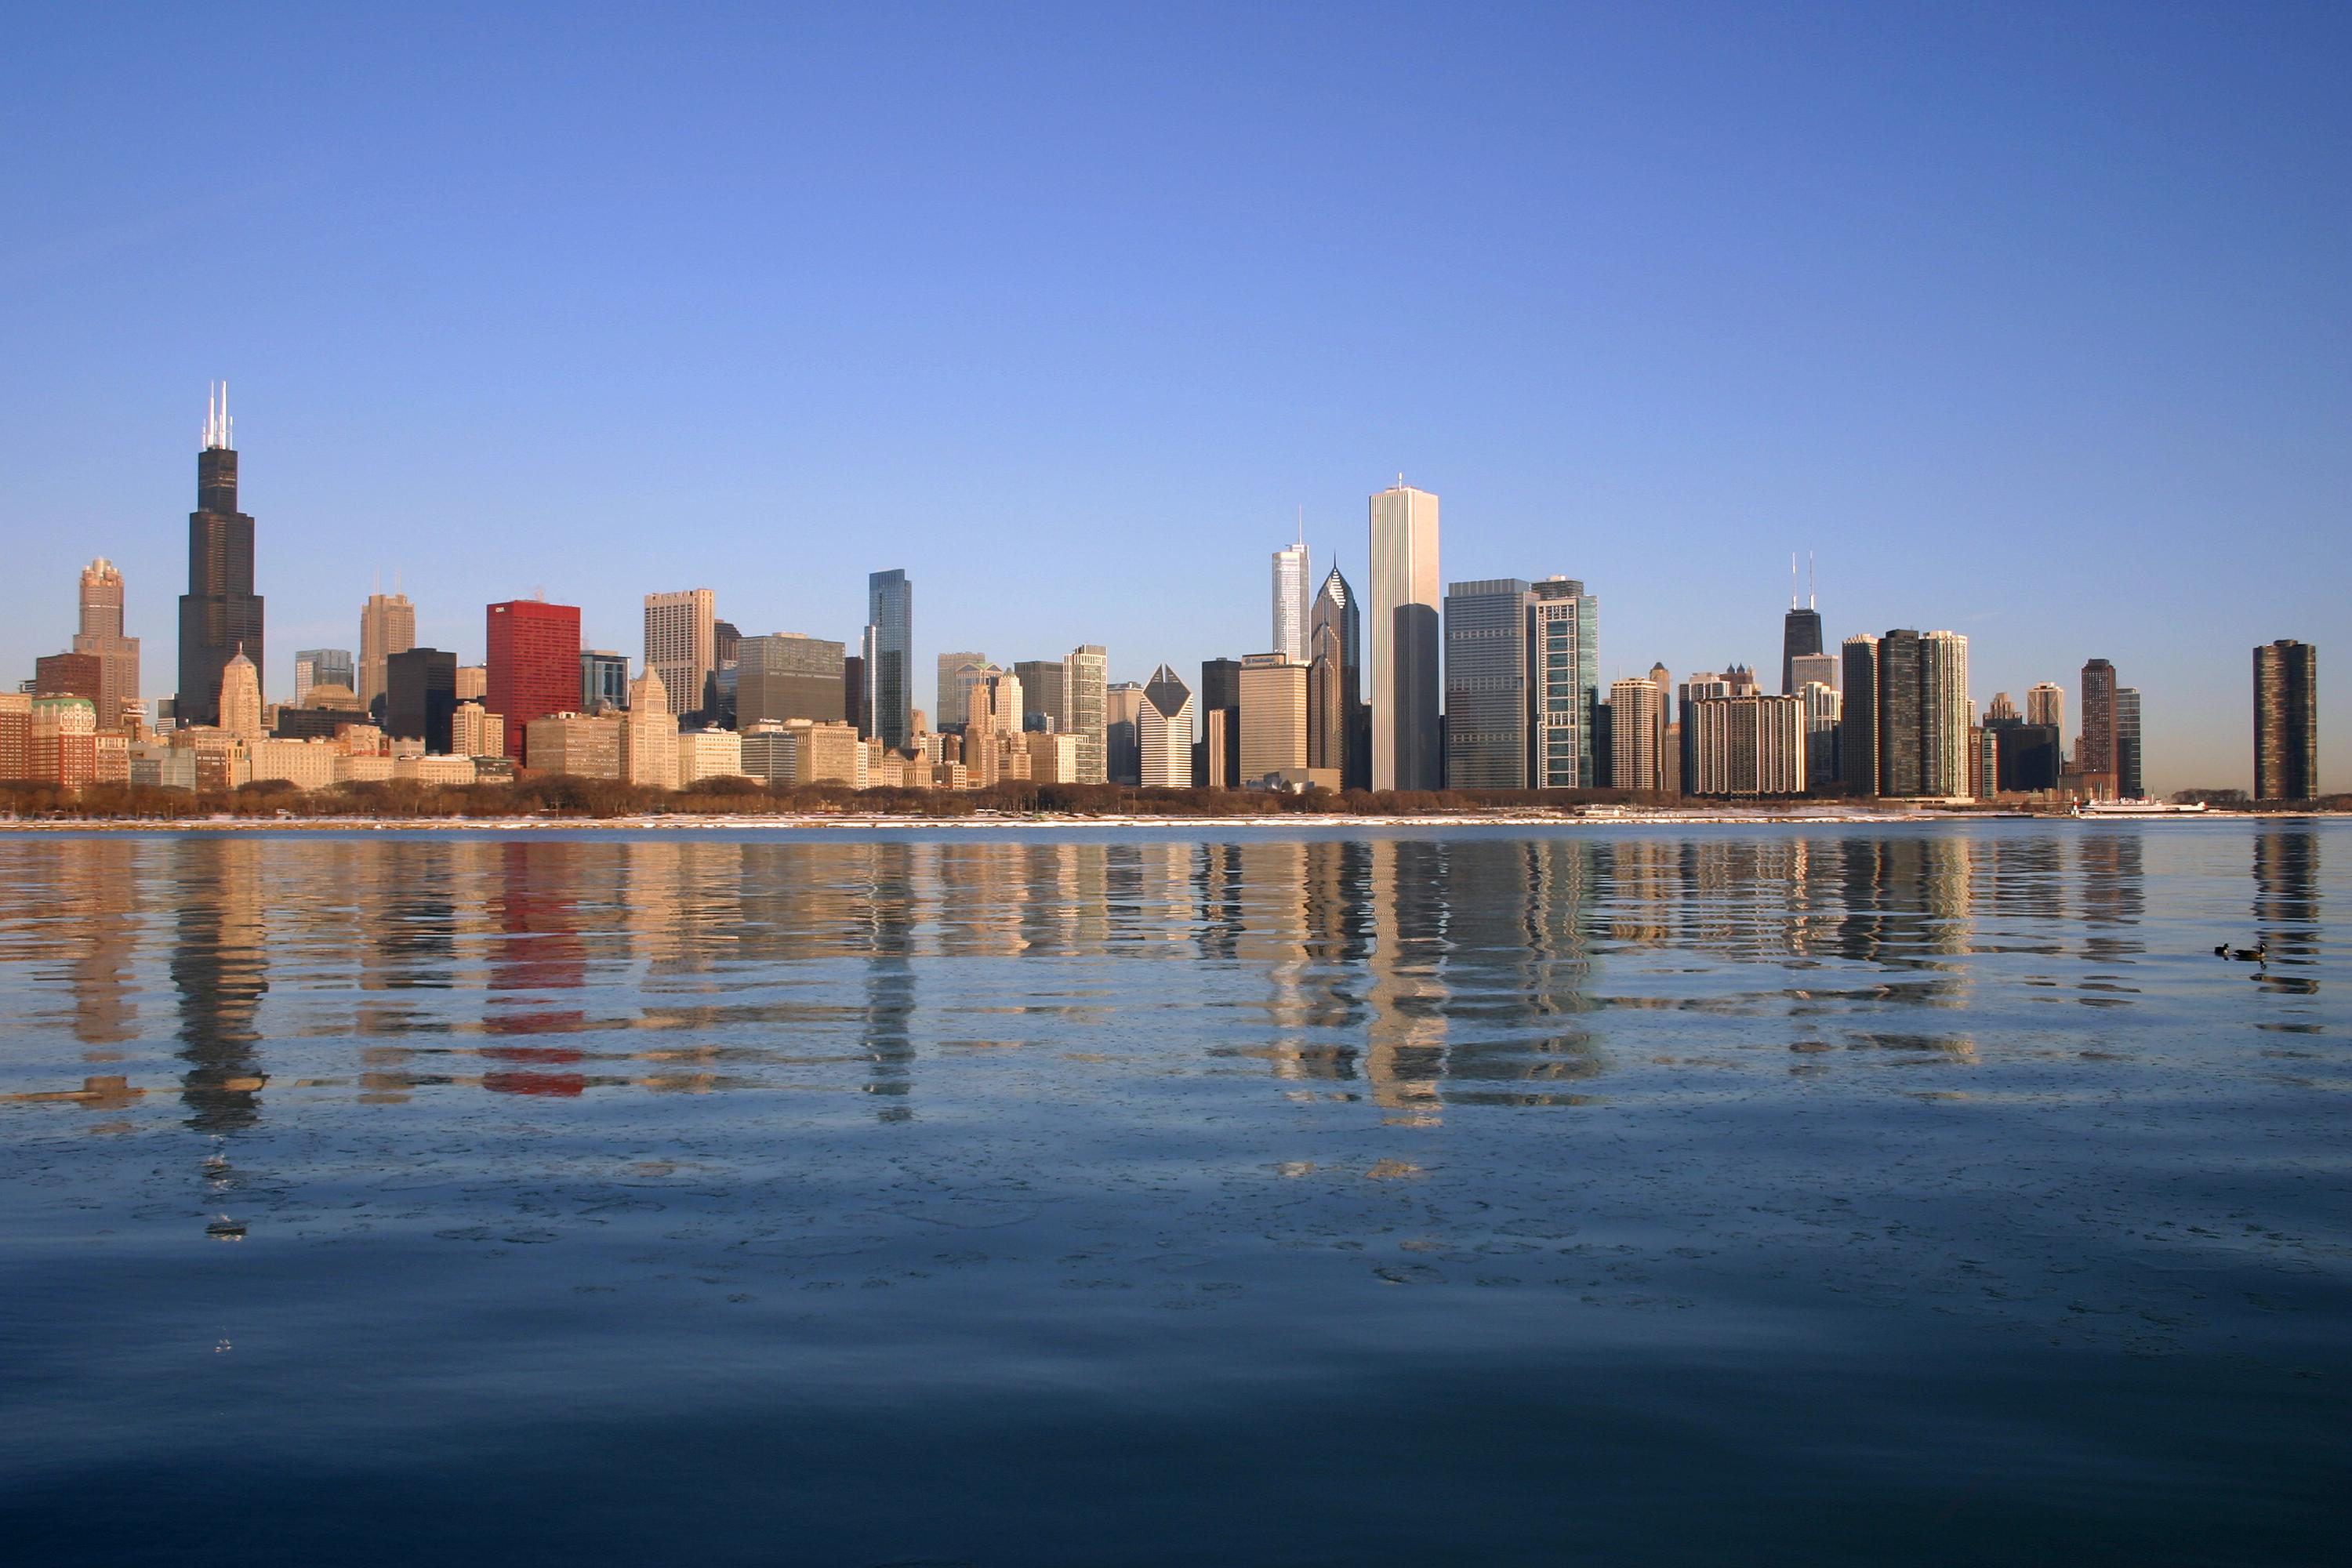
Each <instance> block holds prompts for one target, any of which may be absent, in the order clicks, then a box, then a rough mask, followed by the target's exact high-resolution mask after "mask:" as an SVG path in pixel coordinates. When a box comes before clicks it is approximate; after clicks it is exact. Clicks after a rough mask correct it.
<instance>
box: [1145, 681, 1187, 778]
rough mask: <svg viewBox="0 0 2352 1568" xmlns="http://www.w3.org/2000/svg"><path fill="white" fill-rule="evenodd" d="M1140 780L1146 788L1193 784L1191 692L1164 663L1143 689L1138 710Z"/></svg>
mask: <svg viewBox="0 0 2352 1568" xmlns="http://www.w3.org/2000/svg"><path fill="white" fill-rule="evenodd" d="M1135 743H1136V750H1137V752H1139V757H1140V763H1139V768H1138V773H1139V782H1140V783H1141V784H1142V785H1143V787H1144V788H1146V789H1187V788H1190V787H1191V786H1192V689H1191V688H1190V687H1188V686H1186V685H1185V684H1184V682H1183V679H1182V678H1181V677H1180V676H1178V675H1177V673H1176V672H1175V671H1174V670H1172V669H1171V668H1168V667H1167V666H1166V665H1164V664H1163V665H1161V666H1160V668H1158V669H1155V670H1153V671H1152V672H1151V679H1150V681H1149V682H1147V683H1146V684H1145V686H1144V688H1143V704H1142V706H1141V708H1139V710H1137V713H1136V725H1135Z"/></svg>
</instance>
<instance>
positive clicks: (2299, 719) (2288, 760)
mask: <svg viewBox="0 0 2352 1568" xmlns="http://www.w3.org/2000/svg"><path fill="white" fill-rule="evenodd" d="M2318 794H2319V650H2318V649H2317V648H2315V647H2312V646H2311V645H2310V644H2309V643H2300V642H2296V641H2295V640H2294V638H2293V637H2281V638H2280V639H2279V640H2278V641H2276V642H2274V643H2265V644H2263V646H2262V647H2258V648H2256V649H2254V798H2255V799H2256V800H2310V799H2312V798H2314V797H2315V796H2316V795H2318Z"/></svg>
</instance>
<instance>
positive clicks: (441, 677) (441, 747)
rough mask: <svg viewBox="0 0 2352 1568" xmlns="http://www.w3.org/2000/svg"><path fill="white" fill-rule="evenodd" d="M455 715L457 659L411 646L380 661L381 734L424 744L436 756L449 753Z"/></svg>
mask: <svg viewBox="0 0 2352 1568" xmlns="http://www.w3.org/2000/svg"><path fill="white" fill-rule="evenodd" d="M456 720H457V655H456V654H454V653H445V652H443V651H442V650H441V649H439V648H437V647H412V648H408V649H406V650H404V651H403V652H400V653H395V654H389V655H387V656H385V658H384V661H383V732H384V733H385V734H387V735H392V736H395V737H398V738H401V739H404V740H415V741H422V742H425V751H426V752H429V753H430V754H432V755H434V756H436V757H446V756H447V755H448V754H449V752H450V750H451V742H452V741H453V739H454V733H455V730H456Z"/></svg>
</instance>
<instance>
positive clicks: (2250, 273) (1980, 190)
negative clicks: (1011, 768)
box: [0, 4, 2352, 788]
mask: <svg viewBox="0 0 2352 1568" xmlns="http://www.w3.org/2000/svg"><path fill="white" fill-rule="evenodd" d="M10 54H11V57H12V60H13V62H14V63H13V68H12V71H11V79H12V82H11V91H10V93H9V95H8V96H7V97H6V99H5V101H0V132H5V136H6V139H7V143H8V145H9V147H10V149H11V152H10V155H9V157H8V158H6V159H5V160H0V196H5V211H6V212H7V213H8V214H9V221H8V222H7V223H6V224H5V226H0V300H5V302H6V310H7V331H6V337H7V342H8V353H7V356H6V361H7V364H8V374H6V375H5V377H0V420H5V425H6V427H7V428H8V429H10V430H11V431H13V432H14V435H15V439H14V441H13V442H12V447H13V449H14V450H15V451H16V454H17V455H16V458H15V459H14V460H13V462H12V468H13V470H14V475H15V481H16V490H17V493H18V496H19V500H18V502H17V504H16V507H15V509H14V516H13V520H12V521H11V522H10V523H9V524H8V556H9V558H10V561H11V563H12V564H11V568H10V570H9V572H8V574H7V585H6V587H5V594H0V606H5V618H0V673H5V674H6V675H7V677H8V679H16V678H17V677H18V676H20V675H23V674H28V673H30V666H31V661H32V659H33V658H34V657H35V656H37V655H38V654H41V653H44V652H48V651H52V650H54V649H56V648H58V647H63V646H64V645H65V642H66V640H67V638H68V635H69V634H70V632H71V630H72V604H73V584H74V574H75V573H76V571H77V570H78V568H79V566H80V564H81V563H83V562H84V561H86V560H87V559H88V558H89V556H91V555H93V554H99V553H104V554H107V555H110V556H111V557H113V558H114V559H115V560H116V561H117V562H118V563H120V564H121V566H122V567H123V569H124V571H125V573H126V574H127V575H128V577H129V579H130V591H131V604H132V617H131V618H132V621H133V623H134V624H133V626H132V630H133V631H134V632H136V633H138V634H140V635H141V636H142V637H145V638H146V639H147V641H146V647H145V673H146V679H145V684H146V688H147V690H148V693H149V694H150V695H151V696H153V695H160V694H164V693H168V692H169V691H170V690H171V689H172V687H173V681H174V678H175V677H174V661H175V654H174V626H175V619H174V616H175V595H177V594H178V593H179V591H180V589H181V588H182V587H183V586H184V573H185V514H186V512H187V510H188V508H189V507H190V506H192V505H193V504H194V461H193V459H194V449H195V447H196V445H197V436H198V432H199V426H200V425H201V422H202V416H203V405H204V391H205V383H206V381H207V380H210V379H215V378H219V377H226V378H228V379H229V380H230V382H231V383H232V384H233V386H234V388H235V404H236V415H237V429H238V437H239V443H238V444H239V446H240V447H241V449H242V451H243V453H244V468H245V475H246V492H245V493H246V500H247V510H251V511H252V512H254V513H255V515H256V516H257V518H258V519H259V521H260V530H261V533H260V537H261V552H262V565H261V573H260V576H261V583H260V586H261V589H262V591H263V592H264V593H265V594H266V595H268V600H269V628H270V634H269V635H270V643H269V668H268V670H267V671H266V676H267V679H268V687H269V689H270V690H271V691H272V693H273V694H276V693H278V692H282V691H285V690H287V689H289V687H290V682H291V668H292V658H293V653H294V650H295V649H296V648H297V647H309V646H314V645H315V646H341V647H351V646H355V645H356V640H357V636H358V610H359V604H360V601H361V599H362V597H363V596H364V595H365V594H366V593H367V592H368V590H369V587H370V583H371V578H372V574H374V573H376V572H379V571H380V572H381V573H382V574H383V579H384V581H385V582H386V584H389V583H390V581H391V579H392V576H393V574H394V572H395V571H396V572H398V573H399V574H401V579H402V582H403V584H404V586H405V587H406V589H407V591H408V592H409V594H410V595H411V596H412V597H414V598H415V600H416V601H417V605H418V626H419V634H420V637H422V638H423V639H424V640H426V641H430V642H433V643H436V644H437V645H439V646H444V647H455V648H457V650H458V651H459V652H460V653H461V654H462V655H464V656H465V657H467V658H469V659H471V658H478V656H479V653H480V649H481V638H482V608H481V607H482V605H484V604H485V603H486V602H487V601H488V600H491V599H496V598H506V597H510V596H516V595H528V594H530V593H531V592H533V591H534V590H536V589H538V588H541V587H543V588H544V589H545V591H546V592H547V594H548V595H549V596H550V597H551V598H556V599H561V600H565V601H569V602H572V603H577V604H579V605H582V606H583V616H584V623H585V632H586V636H587V637H588V639H589V640H590V641H591V642H592V643H593V644H596V645H599V646H604V647H620V648H624V649H627V650H629V651H631V652H632V653H635V652H636V651H638V647H639V635H640V628H639V618H638V608H637V606H638V602H639V599H640V597H641V596H642V595H644V594H645V593H646V592H649V591H653V590H656V589H667V588H677V587H686V586H692V585H699V584H709V585H711V586H713V587H715V588H716V589H717V590H718V593H719V609H720V614H721V615H723V616H726V617H728V618H729V619H730V620H732V621H734V622H735V623H736V624H737V625H738V626H740V627H741V628H742V629H743V630H744V631H745V632H747V633H751V632H761V631H772V630H793V631H805V632H811V633H815V634H818V635H823V636H830V637H844V638H850V637H855V635H856V626H857V625H858V623H859V621H860V620H861V619H862V616H863V614H864V594H865V574H866V572H868V571H869V570H872V569H875V568H877V567H886V566H904V567H906V568H907V569H908V571H909V572H910V573H911V574H912V575H913V576H914V578H915V581H916V584H917V589H916V592H917V601H916V603H917V647H918V653H919V656H920V657H921V658H923V659H924V661H925V662H926V664H927V665H928V662H929V658H930V656H931V655H932V654H933V653H935V652H937V651H940V650H942V649H948V648H963V647H974V648H981V649H983V650H985V651H986V652H988V653H989V654H990V655H992V657H994V658H998V659H1000V660H1003V661H1008V662H1009V661H1011V660H1013V659H1015V658H1041V657H1051V656H1053V655H1056V654H1058V653H1060V652H1061V651H1063V650H1064V649H1066V648H1067V647H1070V646H1071V645H1073V644H1075V643H1077V642H1081V641H1098V642H1101V643H1104V644H1106V645H1107V646H1108V647H1109V648H1110V650H1111V657H1112V672H1113V675H1114V677H1115V678H1119V679H1143V678H1145V677H1146V676H1147V675H1148V673H1149V672H1150V668H1151V667H1152V666H1153V665H1154V664H1156V663H1158V662H1159V661H1160V660H1161V659H1163V658H1164V659H1167V660H1169V661H1171V662H1173V663H1175V664H1176V665H1177V666H1178V667H1179V668H1183V669H1187V670H1190V669H1191V668H1192V667H1194V666H1196V665H1197V663H1198V661H1199V660H1200V659H1202V658H1205V657H1210V656H1214V655H1221V654H1232V655H1239V654H1242V653H1247V652H1253V651H1256V650H1257V649H1259V648H1260V647H1263V646H1264V645H1265V643H1266V641H1267V640H1268V637H1267V613H1266V586H1265V584H1266V558H1267V553H1268V552H1270V551H1272V550H1274V549H1275V548H1276V547H1277V546H1279V545H1281V544H1283V543H1285V542H1287V541H1288V539H1289V537H1290V534H1291V531H1292V528H1293V526H1294V523H1293V520H1294V518H1295V516H1296V515H1297V508H1299V507H1300V506H1304V507H1305V508H1306V513H1307V534H1308V539H1309V542H1310V543H1311V545H1312V546H1313V548H1314V552H1315V560H1316V569H1317V572H1318V574H1320V573H1321V571H1322V570H1323V569H1324V568H1325V567H1326V566H1328V563H1330V561H1331V560H1332V558H1333V556H1334V553H1335V552H1336V554H1337V557H1338V560H1339V563H1340V565H1341V567H1342V569H1343V570H1345V571H1347V572H1348V573H1349V576H1350V577H1351V578H1352V579H1353V580H1355V581H1356V582H1357V583H1358V584H1359V586H1362V584H1363V575H1364V570H1363V569H1364V561H1365V531H1366V523H1365V498H1366V496H1367V495H1368V494H1369V493H1370V491H1372V490H1373V489H1377V488H1379V487H1380V486H1381V485H1382V484H1384V483H1386V482H1388V481H1390V480H1391V479H1393V478H1394V476H1395V475H1396V474H1397V473H1399V472H1400V471H1402V473H1404V474H1405V476H1406V477H1407V478H1408V479H1411V480H1412V482H1414V483H1416V484H1420V485H1423V486H1424V487H1425V488H1428V489H1433V490H1435V491H1436V492H1438V493H1439V494H1440V495H1441V496H1442V497H1443V498H1444V575H1445V577H1446V578H1447V579H1448V580H1449V581H1451V580H1457V579H1470V578H1476V577H1486V576H1496V575H1511V574H1516V575H1523V576H1541V575H1544V574H1549V573H1553V572H1561V573H1566V574H1570V575H1573V576H1580V577H1582V578H1583V579H1585V580H1586V582H1587V583H1588V584H1590V585H1591V588H1592V590H1593V591H1594V592H1595V593H1597V594H1598V595H1600V596H1601V626H1602V663H1603V667H1604V671H1605V672H1606V673H1609V674H1614V673H1617V672H1619V671H1621V670H1622V671H1628V672H1631V671H1636V670H1645V669H1646V668H1648V666H1649V664H1650V663H1651V661H1652V660H1653V659H1661V658H1662V659H1664V660H1665V662H1666V663H1667V664H1668V665H1669V666H1670V667H1671V668H1674V669H1675V670H1676V671H1677V672H1681V671H1685V670H1688V669H1691V668H1720V667H1721V666H1722V665H1724V664H1726V663H1728V662H1731V661H1734V660H1738V661H1743V662H1748V663H1753V664H1756V665H1758V666H1759V668H1774V669H1777V664H1778V657H1779V652H1778V650H1779V616H1780V611H1781V610H1782V609H1783V608H1784V607H1785V605H1786V602H1787V600H1786V595H1787V563H1788V556H1789V552H1790V551H1792V550H1797V551H1806V550H1811V551H1814V552H1818V554H1819V556H1820V561H1821V604H1822V611H1823V614H1824V616H1825V619H1826V622H1827V626H1828V629H1829V632H1830V635H1831V637H1832V639H1834V638H1836V637H1843V636H1844V635H1846V634H1848V633H1851V632H1853V631H1857V630H1871V631H1883V630H1885V629H1886V628H1887V627H1890V626H1917V627H1922V628H1930V627H1937V626H1948V627H1950V628H1952V629H1955V630H1958V631H1962V632H1966V633H1968V634H1969V637H1971V639H1972V645H1971V660H1972V677H1973V679H1972V685H1973V687H1974V689H1975V695H1976V696H1977V698H1978V699H1979V701H1981V700H1984V699H1986V698H1989V697H1990V695H1991V694H1992V693H1993V692H1994V691H1995V690H1997V689H2006V690H2009V691H2011V692H2012V693H2014V694H2017V695H2018V696H2020V697H2022V694H2023V691H2024V689H2025V688H2026V687H2027V686H2029V685H2031V684H2032V683H2033V682H2034V681H2036V680H2040V679H2058V680H2061V681H2063V683H2064V684H2065V685H2066V686H2067V687H2068V688H2069V690H2070V694H2071V693H2072V692H2073V691H2074V688H2075V686H2076V676H2075V672H2076V671H2077V670H2078V669H2079V668H2080V666H2081V665H2082V663H2083V661H2084V659H2085V658H2089V657H2091V656H2093V655H2100V656H2104V657H2106V658H2112V659H2113V660H2115V662H2116V665H2117V666H2118V667H2119V668H2120V669H2121V671H2122V674H2123V678H2124V679H2125V680H2126V682H2128V683H2132V684H2136V685H2137V686H2139V687H2140V688H2141V689H2142V691H2143V693H2144V701H2145V703H2146V707H2147V721H2148V730H2149V737H2148V752H2149V769H2150V773H2151V782H2152V783H2154V784H2158V785H2159V786H2161V787H2164V788H2171V787H2176V786H2179V785H2182V784H2241V785H2242V784H2245V783H2246V782H2248V775H2249V773H2250V772H2251V768H2250V763H2249V762H2248V751H2249V747H2248V742H2247V734H2248V731H2249V725H2250V720H2249V708H2250V700H2249V686H2250V680H2251V678H2250V675H2249V667H2250V656H2249V653H2248V649H2249V648H2250V647H2252V645H2253V644H2254V643H2256V642H2258V641H2263V640H2267V639H2269V638H2272V637H2301V638H2304V639H2305V640H2306V641H2311V642H2315V643H2317V644H2318V645H2319V647H2320V658H2321V663H2322V680H2321V689H2322V692H2323V702H2324V712H2323V734H2324V736H2325V738H2326V742H2325V752H2324V755H2323V759H2322V771H2323V776H2324V782H2325V783H2326V784H2330V785H2332V786H2334V787H2338V788H2341V787H2347V786H2352V710H2347V702H2346V701H2345V700H2343V698H2342V697H2341V695H2340V694H2341V693H2343V692H2344V691H2345V690H2346V689H2347V681H2346V679H2344V678H2341V677H2336V676H2331V675H2330V674H2329V673H2328V671H2330V670H2334V669H2336V668H2339V667H2338V666H2337V664H2336V662H2335V661H2336V660H2337V659H2339V658H2344V657H2346V656H2347V655H2352V640H2347V637H2345V636H2344V634H2345V633H2346V632H2347V630H2352V614H2347V608H2346V593H2347V583H2352V570H2347V568H2352V519H2347V505H2348V504H2352V500H2347V498H2352V330H2347V329H2352V283H2347V280H2352V94H2347V92H2345V90H2344V89H2343V83H2344V82H2345V80H2346V79H2347V73H2348V72H2352V11H2347V9H2346V8H2345V7H2343V6H2341V5H2275V6H2256V5H2243V6H2219V5H2215V6H2201V7H2179V6H2166V5H2121V6H2114V7H2108V6H2051V5H2037V6H2025V7H2018V8H2001V7H1995V6H1983V5H1968V6H1962V5H1901V4H1898V5H1801V6H1782V7H1767V6H1762V5H1750V6H1730V5H1680V6H1642V7H1636V6H1612V7H1579V6H1544V7H1525V8H1519V7H1482V6H1468V7H1465V6H1444V7H1438V6H1429V7H1423V8H1417V9H1416V8H1406V7H1396V8H1390V7H1380V6H1371V5H1345V6H1331V7H1319V6H1277V7H1235V8H1232V9H1210V8H1193V7H1166V8H1159V9H1147V8H1144V7H1111V6H1079V5H1068V6H1053V7H1035V8H1032V7H1019V6H1007V5H990V6H962V7H951V8H941V9H930V8H924V7H914V6H877V7H828V8H824V9H821V10H820V9H811V10H806V11H792V10H786V9H783V8H782V7H764V6H763V7H743V8H730V7H699V6H681V7H674V8H673V7H646V6H630V7H616V8H613V9H610V10H597V9H593V8H588V7H565V8H562V9H554V8H550V9H545V10H529V9H525V8H522V7H509V8H503V9H492V8H453V9H438V8H435V7H432V6H415V5H412V6H404V7H401V8H398V9H394V8H389V7H381V8H363V7H358V6H345V7H307V8H292V7H288V8H283V9H279V8H271V7H246V6H238V5H205V6H168V7H164V6H158V7H136V6H111V7H50V8H38V9H26V10H23V11H21V12H20V13H19V14H17V15H16V16H15V17H14V18H13V19H12V23H11V37H10ZM924 684H925V690H924V695H925V697H926V698H928V695H929V693H928V681H926V682H925V683H924ZM2070 706H2071V700H2070Z"/></svg>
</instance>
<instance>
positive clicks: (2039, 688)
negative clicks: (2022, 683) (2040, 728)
mask: <svg viewBox="0 0 2352 1568" xmlns="http://www.w3.org/2000/svg"><path fill="white" fill-rule="evenodd" d="M2025 721H2026V722H2027V723H2029V724H2047V725H2049V726H2050V727H2051V728H2052V729H2053V730H2055V731H2058V732H2059V734H2061V735H2062V736H2063V734H2064V733H2065V732H2066V689H2065V688H2064V687H2063V686H2061V685H2059V684H2058V683H2057V682H2056V681H2054V680H2045V681H2042V682H2041V683H2040V684H2039V685H2036V686H2031V687H2028V688H2027V689H2026V692H2025Z"/></svg>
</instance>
